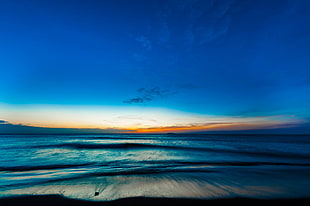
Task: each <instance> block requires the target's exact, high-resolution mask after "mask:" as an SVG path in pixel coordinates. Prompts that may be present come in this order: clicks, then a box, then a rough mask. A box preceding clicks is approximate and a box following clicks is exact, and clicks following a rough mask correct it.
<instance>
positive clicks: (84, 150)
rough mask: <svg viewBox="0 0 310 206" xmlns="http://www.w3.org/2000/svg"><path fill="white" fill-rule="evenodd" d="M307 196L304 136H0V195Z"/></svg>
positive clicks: (307, 142)
mask: <svg viewBox="0 0 310 206" xmlns="http://www.w3.org/2000/svg"><path fill="white" fill-rule="evenodd" d="M49 194H51V195H55V194H58V195H62V196H65V197H69V198H77V199H84V200H94V201H103V200H104V201H108V200H115V199H119V198H127V197H142V196H143V197H167V198H170V197H171V198H201V199H219V198H233V197H249V198H264V199H266V198H273V199H274V198H304V197H310V136H309V135H245V134H243V135H238V134H233V135H231V134H220V135H219V134H96V135H94V134H91V135H85V134H83V135H82V134H79V135H77V134H75V135H73V134H71V135H59V134H48V135H38V134H37V135H0V197H12V196H19V195H49Z"/></svg>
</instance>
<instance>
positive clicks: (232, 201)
mask: <svg viewBox="0 0 310 206" xmlns="http://www.w3.org/2000/svg"><path fill="white" fill-rule="evenodd" d="M0 205H3V206H6V205H8V206H15V205H22V206H28V205H29V206H42V205H44V206H52V205H55V206H71V205H74V206H123V205H124V206H127V205H130V206H131V205H132V206H162V205H177V206H182V205H184V206H185V205H191V206H200V205H201V206H205V205H208V206H231V205H238V206H248V205H251V206H255V205H259V206H262V205H264V206H269V205H270V206H271V205H272V206H284V205H294V206H305V205H310V197H309V198H293V199H290V198H281V199H254V198H243V197H237V198H223V199H186V198H149V197H131V198H123V199H117V200H112V201H88V200H79V199H70V198H66V197H63V196H61V195H26V196H25V195H21V196H15V197H3V198H0Z"/></svg>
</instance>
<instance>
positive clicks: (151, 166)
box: [0, 160, 310, 175]
mask: <svg viewBox="0 0 310 206" xmlns="http://www.w3.org/2000/svg"><path fill="white" fill-rule="evenodd" d="M126 164H129V165H130V166H129V167H126ZM133 165H134V166H133ZM264 165H271V166H310V163H289V162H241V161H234V162H204V161H175V160H169V161H167V160H163V161H137V162H134V163H133V162H120V161H115V162H106V163H98V162H92V163H85V164H54V165H36V166H11V167H0V171H6V172H27V171H36V170H57V169H76V168H87V169H90V170H91V169H92V167H93V168H96V169H98V168H100V167H111V168H113V169H116V168H122V169H124V170H123V171H122V172H125V173H126V172H128V171H129V172H130V171H131V170H130V169H135V168H137V167H138V169H137V171H138V170H141V173H143V172H144V171H148V172H149V171H152V172H154V173H156V172H158V171H162V170H163V169H167V168H168V169H170V168H173V169H177V168H180V167H195V166H197V167H205V168H206V167H217V166H219V167H221V166H223V167H229V166H241V167H242V166H245V167H246V166H264ZM186 171H190V170H186ZM118 173H119V171H118V172H106V173H105V174H111V175H116V174H118Z"/></svg>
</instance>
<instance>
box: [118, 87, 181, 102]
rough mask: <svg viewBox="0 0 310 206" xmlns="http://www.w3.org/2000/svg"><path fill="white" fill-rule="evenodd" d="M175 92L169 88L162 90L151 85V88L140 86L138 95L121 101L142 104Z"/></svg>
mask: <svg viewBox="0 0 310 206" xmlns="http://www.w3.org/2000/svg"><path fill="white" fill-rule="evenodd" d="M175 93H176V92H172V91H170V90H164V89H161V88H159V87H153V88H151V89H147V88H140V89H138V95H137V96H136V97H134V98H131V99H128V100H125V101H123V102H124V103H127V104H143V103H147V102H151V101H153V100H154V99H156V98H160V97H165V96H169V95H172V94H175Z"/></svg>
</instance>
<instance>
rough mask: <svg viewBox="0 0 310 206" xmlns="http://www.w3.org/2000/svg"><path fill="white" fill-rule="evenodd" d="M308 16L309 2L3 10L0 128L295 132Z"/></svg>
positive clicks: (304, 98) (8, 4)
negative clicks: (17, 126)
mask: <svg viewBox="0 0 310 206" xmlns="http://www.w3.org/2000/svg"><path fill="white" fill-rule="evenodd" d="M309 11H310V1H308V0H268V1H261V0H235V1H234V0H218V1H216V0H213V1H211V0H210V1H208V0H201V1H199V0H188V1H185V0H178V1H177V0H165V1H159V0H156V1H155V0H148V1H142V0H141V1H137V0H130V1H125V0H113V1H112V0H111V1H95V0H87V1H86V0H84V1H78V0H72V1H71V0H67V1H66V0H51V1H49V0H45V1H40V0H27V1H24V0H2V1H1V2H0V45H1V46H0V71H1V75H0V85H1V91H0V119H1V121H0V124H1V125H2V127H0V129H1V128H4V126H5V125H6V126H10V125H11V126H12V125H25V126H34V127H57V128H63V127H65V128H101V129H111V128H112V129H120V130H124V131H125V130H130V131H138V132H148V131H150V132H153V131H156V132H157V131H164V132H166V131H169V132H173V131H191V129H192V130H193V131H204V130H209V129H210V128H211V129H219V130H227V129H233V130H244V129H266V128H283V127H305V125H306V126H307V125H308V124H309V123H308V122H309V119H310V56H309V55H310V12H309ZM211 124H212V126H211ZM214 124H217V125H215V126H214ZM139 129H140V130H139ZM0 132H1V131H0Z"/></svg>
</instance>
